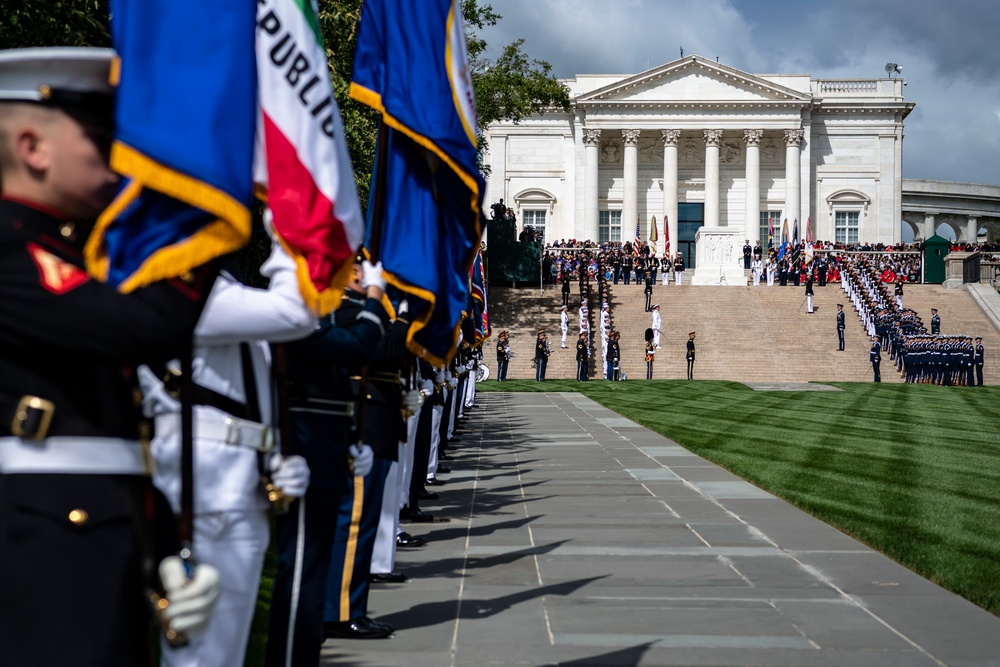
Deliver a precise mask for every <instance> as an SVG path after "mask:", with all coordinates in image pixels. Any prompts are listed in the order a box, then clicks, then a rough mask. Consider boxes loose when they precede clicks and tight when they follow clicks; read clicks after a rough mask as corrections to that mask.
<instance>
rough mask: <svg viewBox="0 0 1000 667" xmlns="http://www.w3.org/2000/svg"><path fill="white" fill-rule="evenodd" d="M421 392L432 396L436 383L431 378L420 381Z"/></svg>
mask: <svg viewBox="0 0 1000 667" xmlns="http://www.w3.org/2000/svg"><path fill="white" fill-rule="evenodd" d="M420 392H421V393H422V394H423V395H424V396H430V395H431V394H433V393H434V383H433V382H432V381H430V380H424V381H423V382H421V383H420Z"/></svg>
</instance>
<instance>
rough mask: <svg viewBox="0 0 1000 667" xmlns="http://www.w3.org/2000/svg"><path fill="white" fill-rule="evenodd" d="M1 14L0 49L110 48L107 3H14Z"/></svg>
mask: <svg viewBox="0 0 1000 667" xmlns="http://www.w3.org/2000/svg"><path fill="white" fill-rule="evenodd" d="M10 4H11V5H13V6H7V3H4V9H3V11H0V49H16V48H24V47H29V46H110V45H111V34H110V32H109V30H108V2H107V0H45V1H44V2H39V1H38V0H12V1H11V3H10Z"/></svg>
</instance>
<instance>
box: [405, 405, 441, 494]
mask: <svg viewBox="0 0 1000 667" xmlns="http://www.w3.org/2000/svg"><path fill="white" fill-rule="evenodd" d="M440 400H441V394H434V397H433V398H428V399H427V400H426V401H424V404H423V405H422V406H421V407H420V416H419V417H418V418H417V436H416V440H415V442H414V446H413V475H412V476H411V477H410V500H409V502H408V503H407V504H408V505H409V507H410V509H411V510H416V509H420V492H421V491H423V490H424V484H426V482H427V464H428V463H430V458H431V426H432V422H431V417H432V414H433V412H434V406H435V404H437V402H438V401H440Z"/></svg>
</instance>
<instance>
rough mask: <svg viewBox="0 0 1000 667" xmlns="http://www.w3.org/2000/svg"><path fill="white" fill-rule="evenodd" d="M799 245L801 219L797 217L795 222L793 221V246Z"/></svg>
mask: <svg viewBox="0 0 1000 667" xmlns="http://www.w3.org/2000/svg"><path fill="white" fill-rule="evenodd" d="M798 247H799V219H798V218H795V222H793V223H792V248H796V249H797V248H798Z"/></svg>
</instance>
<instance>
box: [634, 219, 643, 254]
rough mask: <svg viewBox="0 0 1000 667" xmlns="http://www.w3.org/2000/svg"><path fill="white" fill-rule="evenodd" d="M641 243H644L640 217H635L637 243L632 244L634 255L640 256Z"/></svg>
mask: <svg viewBox="0 0 1000 667" xmlns="http://www.w3.org/2000/svg"><path fill="white" fill-rule="evenodd" d="M640 243H642V233H641V232H640V231H639V216H635V243H633V244H632V253H633V254H636V255H638V254H639V244H640Z"/></svg>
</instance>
